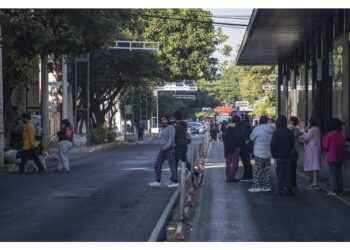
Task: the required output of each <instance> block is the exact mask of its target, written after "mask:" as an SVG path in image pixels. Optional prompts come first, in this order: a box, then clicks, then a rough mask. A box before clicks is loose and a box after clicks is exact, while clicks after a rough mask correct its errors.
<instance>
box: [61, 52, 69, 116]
mask: <svg viewBox="0 0 350 250" xmlns="http://www.w3.org/2000/svg"><path fill="white" fill-rule="evenodd" d="M63 119H68V82H67V57H66V56H62V120H63Z"/></svg>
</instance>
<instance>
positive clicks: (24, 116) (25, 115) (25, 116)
mask: <svg viewBox="0 0 350 250" xmlns="http://www.w3.org/2000/svg"><path fill="white" fill-rule="evenodd" d="M22 118H24V119H27V120H30V119H32V117H31V116H30V114H28V113H23V114H22Z"/></svg>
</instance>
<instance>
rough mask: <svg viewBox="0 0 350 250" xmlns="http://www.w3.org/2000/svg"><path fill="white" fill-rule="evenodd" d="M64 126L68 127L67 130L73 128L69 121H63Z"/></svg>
mask: <svg viewBox="0 0 350 250" xmlns="http://www.w3.org/2000/svg"><path fill="white" fill-rule="evenodd" d="M62 124H63V125H64V126H65V127H66V128H72V124H70V122H69V120H68V119H64V120H62Z"/></svg>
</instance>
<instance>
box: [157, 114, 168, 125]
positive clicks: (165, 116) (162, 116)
mask: <svg viewBox="0 0 350 250" xmlns="http://www.w3.org/2000/svg"><path fill="white" fill-rule="evenodd" d="M159 118H160V120H162V118H166V119H167V120H168V124H169V122H170V120H169V117H168V116H167V115H161V116H160V117H159Z"/></svg>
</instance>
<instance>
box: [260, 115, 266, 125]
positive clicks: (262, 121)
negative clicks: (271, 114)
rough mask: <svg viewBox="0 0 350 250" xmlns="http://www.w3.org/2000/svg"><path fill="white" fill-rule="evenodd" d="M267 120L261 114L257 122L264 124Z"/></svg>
mask: <svg viewBox="0 0 350 250" xmlns="http://www.w3.org/2000/svg"><path fill="white" fill-rule="evenodd" d="M267 120H268V118H267V116H266V115H263V116H261V117H260V120H259V124H266V123H267Z"/></svg>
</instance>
